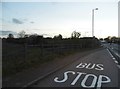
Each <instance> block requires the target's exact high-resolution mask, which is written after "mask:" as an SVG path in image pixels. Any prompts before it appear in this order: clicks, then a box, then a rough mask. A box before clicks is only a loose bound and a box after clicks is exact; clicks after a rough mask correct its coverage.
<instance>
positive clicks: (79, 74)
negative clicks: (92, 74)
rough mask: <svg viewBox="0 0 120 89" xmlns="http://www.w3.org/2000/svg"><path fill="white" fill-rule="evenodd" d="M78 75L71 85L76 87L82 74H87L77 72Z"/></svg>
mask: <svg viewBox="0 0 120 89" xmlns="http://www.w3.org/2000/svg"><path fill="white" fill-rule="evenodd" d="M77 73H78V76H77V77H76V78H75V79H74V80H73V82H72V83H71V85H75V83H76V82H77V81H78V79H79V78H80V76H81V75H82V74H86V73H80V72H77Z"/></svg>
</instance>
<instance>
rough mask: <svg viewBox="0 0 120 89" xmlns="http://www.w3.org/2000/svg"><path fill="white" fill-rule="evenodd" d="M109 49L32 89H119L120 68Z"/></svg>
mask: <svg viewBox="0 0 120 89" xmlns="http://www.w3.org/2000/svg"><path fill="white" fill-rule="evenodd" d="M117 65H118V64H117V63H116V62H115V58H114V57H113V55H112V54H111V53H110V51H109V50H108V49H102V50H99V51H96V52H95V53H92V54H90V55H88V56H85V57H83V58H80V59H78V60H77V61H75V62H73V63H72V64H70V65H68V66H66V67H64V68H63V69H61V70H59V71H56V72H54V73H52V74H50V75H49V76H47V77H45V78H44V79H42V80H40V81H38V82H37V83H35V84H33V85H32V86H31V87H33V88H34V87H81V88H94V89H103V88H105V89H106V88H112V89H115V88H117V89H119V88H118V87H119V76H118V75H119V74H118V72H119V70H120V69H119V67H118V66H117Z"/></svg>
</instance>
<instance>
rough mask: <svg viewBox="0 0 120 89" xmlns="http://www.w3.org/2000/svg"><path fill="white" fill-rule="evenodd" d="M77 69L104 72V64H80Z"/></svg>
mask: <svg viewBox="0 0 120 89" xmlns="http://www.w3.org/2000/svg"><path fill="white" fill-rule="evenodd" d="M76 68H86V69H95V70H104V68H103V64H92V63H80V64H79V65H77V66H76Z"/></svg>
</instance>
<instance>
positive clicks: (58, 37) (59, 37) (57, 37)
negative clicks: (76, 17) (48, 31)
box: [54, 34, 62, 40]
mask: <svg viewBox="0 0 120 89" xmlns="http://www.w3.org/2000/svg"><path fill="white" fill-rule="evenodd" d="M54 39H58V40H61V39H62V35H61V34H59V35H58V36H54Z"/></svg>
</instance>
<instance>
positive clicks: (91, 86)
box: [81, 74, 97, 88]
mask: <svg viewBox="0 0 120 89" xmlns="http://www.w3.org/2000/svg"><path fill="white" fill-rule="evenodd" d="M89 77H93V81H92V84H91V85H90V86H86V85H85V84H86V80H87V79H88V78H89ZM96 82H97V77H96V76H95V75H93V74H87V75H86V76H85V78H84V79H83V80H82V82H81V86H82V87H85V88H94V87H95V84H96Z"/></svg>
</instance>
